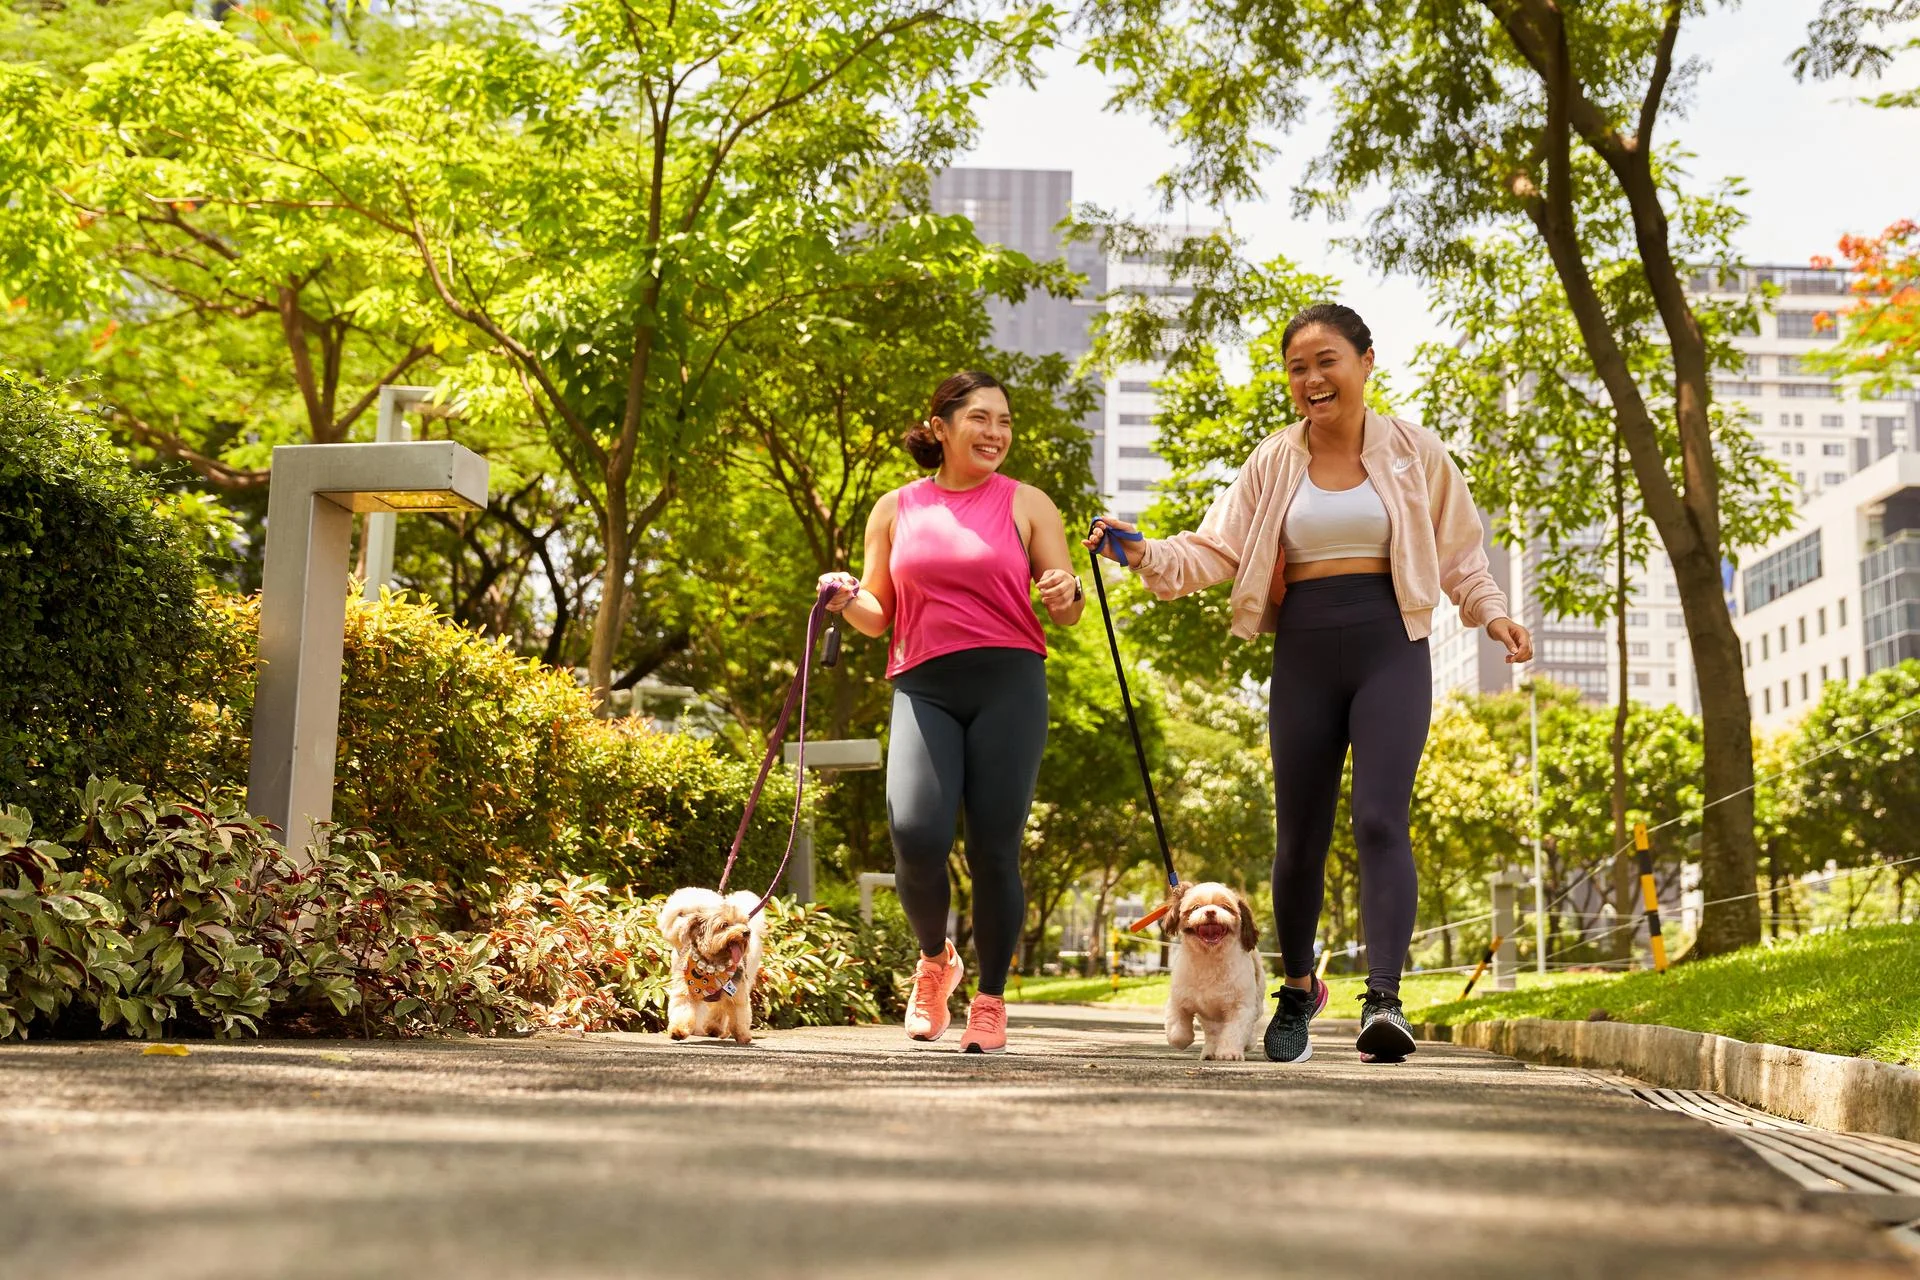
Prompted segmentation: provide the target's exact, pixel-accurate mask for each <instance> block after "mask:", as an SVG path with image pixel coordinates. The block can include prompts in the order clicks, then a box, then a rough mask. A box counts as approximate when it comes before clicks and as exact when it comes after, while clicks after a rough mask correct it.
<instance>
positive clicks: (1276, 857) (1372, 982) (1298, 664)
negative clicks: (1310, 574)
mask: <svg viewBox="0 0 1920 1280" xmlns="http://www.w3.org/2000/svg"><path fill="white" fill-rule="evenodd" d="M1432 706H1433V670H1432V667H1431V665H1430V664H1429V662H1428V658H1427V642H1426V641H1425V640H1424V639H1422V640H1408V639H1407V629H1406V624H1405V622H1403V621H1402V620H1401V615H1400V607H1399V605H1398V604H1397V603H1396V602H1395V599H1394V594H1393V580H1392V579H1391V578H1390V577H1389V576H1387V575H1386V574H1353V575H1342V576H1339V577H1333V578H1315V579H1310V580H1308V581H1306V582H1298V583H1294V584H1292V585H1290V586H1289V587H1288V588H1287V593H1286V595H1285V597H1284V598H1283V599H1282V602H1281V605H1280V621H1279V627H1278V634H1277V635H1275V636H1274V643H1273V685H1272V692H1271V695H1270V699H1269V703H1268V711H1267V728H1268V734H1269V738H1270V740H1271V742H1272V744H1273V809H1274V826H1275V829H1276V835H1277V838H1276V840H1275V844H1274V854H1273V915H1274V923H1275V925H1277V926H1278V929H1279V933H1280V954H1281V958H1282V960H1283V961H1284V963H1285V966H1286V971H1287V976H1288V977H1290V978H1304V977H1306V976H1307V975H1308V974H1310V973H1312V972H1313V940H1314V937H1315V935H1316V934H1317V933H1318V931H1319V927H1320V904H1321V901H1322V899H1323V898H1324V897H1325V896H1326V869H1327V846H1328V844H1329V843H1331V842H1332V839H1333V815H1334V809H1335V807H1336V806H1337V805H1338V803H1339V800H1340V768H1341V765H1342V764H1343V763H1345V761H1346V758H1347V747H1348V745H1349V744H1351V745H1352V747H1353V842H1354V844H1355V846H1357V847H1358V849H1359V852H1360V919H1361V923H1362V924H1363V925H1364V926H1365V928H1366V935H1367V985H1368V986H1369V987H1370V988H1372V989H1374V990H1377V991H1388V992H1394V993H1398V991H1399V990H1400V970H1401V969H1402V968H1404V967H1405V965H1406V962H1407V946H1408V943H1409V942H1410V940H1411V938H1412V935H1413V917H1414V907H1415V902H1416V888H1415V883H1414V870H1413V842H1412V838H1411V835H1410V833H1409V831H1408V826H1407V813H1408V808H1409V806H1410V805H1411V803H1412V800H1413V779H1414V774H1415V773H1417V772H1418V771H1419V768H1420V754H1421V752H1422V751H1423V750H1425V748H1426V743H1427V722H1428V717H1429V716H1430V714H1431V712H1432Z"/></svg>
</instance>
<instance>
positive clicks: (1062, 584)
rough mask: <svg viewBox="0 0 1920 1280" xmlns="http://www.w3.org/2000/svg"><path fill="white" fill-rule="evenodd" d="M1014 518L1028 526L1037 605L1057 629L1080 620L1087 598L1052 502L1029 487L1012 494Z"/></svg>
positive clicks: (1058, 513)
mask: <svg viewBox="0 0 1920 1280" xmlns="http://www.w3.org/2000/svg"><path fill="white" fill-rule="evenodd" d="M1013 503H1014V515H1015V517H1016V519H1018V520H1020V522H1021V523H1024V524H1025V525H1026V526H1027V559H1028V561H1030V562H1031V563H1032V565H1033V576H1034V580H1035V582H1037V583H1038V584H1039V586H1040V603H1041V604H1043V605H1045V606H1046V608H1047V616H1048V617H1049V618H1052V619H1053V621H1054V624H1055V625H1056V626H1062V627H1070V626H1072V625H1073V624H1074V623H1076V622H1078V621H1080V615H1081V614H1082V613H1083V612H1085V611H1086V607H1087V599H1086V595H1085V593H1084V592H1083V591H1082V590H1081V587H1080V579H1079V578H1078V577H1076V576H1075V575H1074V572H1073V561H1072V559H1071V557H1070V556H1069V554H1068V552H1067V528H1066V525H1065V524H1064V523H1063V522H1062V521H1061V519H1060V508H1058V507H1056V506H1054V505H1053V499H1052V498H1049V497H1048V496H1047V495H1046V494H1044V493H1042V492H1041V491H1040V490H1038V489H1036V488H1034V487H1033V486H1032V485H1030V484H1023V485H1021V486H1020V488H1019V489H1018V491H1016V492H1015V493H1014V495H1013Z"/></svg>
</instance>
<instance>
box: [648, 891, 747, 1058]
mask: <svg viewBox="0 0 1920 1280" xmlns="http://www.w3.org/2000/svg"><path fill="white" fill-rule="evenodd" d="M759 901H760V898H759V896H758V895H756V894H752V893H744V892H743V893H733V894H728V895H727V896H726V897H724V898H723V897H721V896H720V895H719V894H717V893H715V892H714V891H713V890H711V889H676V890H675V891H674V893H673V896H671V897H669V898H668V899H667V900H666V901H665V902H663V903H661V904H660V932H661V933H663V934H665V935H666V938H667V945H668V946H670V947H672V948H673V968H672V977H671V979H670V981H669V982H668V984H667V1034H668V1035H670V1036H672V1037H673V1038H674V1039H675V1040H685V1039H686V1038H687V1037H688V1036H716V1037H724V1036H732V1037H733V1038H734V1040H735V1041H737V1042H738V1043H740V1044H752V1043H753V983H754V979H755V978H757V977H759V976H760V956H761V954H762V952H763V950H764V949H765V948H764V943H765V939H766V933H767V917H766V916H765V915H764V914H762V915H753V914H750V913H751V912H752V911H753V909H754V907H755V905H757V904H758V903H759ZM726 984H731V986H732V987H733V990H732V991H730V992H729V991H726V990H724V989H723V988H724V986H725V985H726ZM709 996H711V997H713V998H711V999H709V998H708V997H709Z"/></svg>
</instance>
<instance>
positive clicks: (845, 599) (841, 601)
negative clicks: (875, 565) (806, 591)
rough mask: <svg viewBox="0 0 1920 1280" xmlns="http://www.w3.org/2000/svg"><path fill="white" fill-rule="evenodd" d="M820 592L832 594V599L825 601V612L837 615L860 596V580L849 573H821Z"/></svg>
mask: <svg viewBox="0 0 1920 1280" xmlns="http://www.w3.org/2000/svg"><path fill="white" fill-rule="evenodd" d="M820 590H822V591H831V592H833V593H834V594H833V599H831V600H829V601H827V612H828V613H839V612H841V611H842V610H844V609H845V608H846V607H847V606H848V605H850V604H852V603H853V600H854V597H855V596H857V595H859V594H860V579H858V578H856V577H854V576H853V575H852V574H850V573H823V574H821V575H820Z"/></svg>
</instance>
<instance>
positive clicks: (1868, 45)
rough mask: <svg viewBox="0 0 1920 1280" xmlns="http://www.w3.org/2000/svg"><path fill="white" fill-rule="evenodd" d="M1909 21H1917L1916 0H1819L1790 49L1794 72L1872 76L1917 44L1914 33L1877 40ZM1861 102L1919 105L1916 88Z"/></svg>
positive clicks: (1919, 4) (1820, 76)
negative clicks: (1802, 40) (1802, 39)
mask: <svg viewBox="0 0 1920 1280" xmlns="http://www.w3.org/2000/svg"><path fill="white" fill-rule="evenodd" d="M1915 20H1920V0H1884V2H1883V3H1881V2H1876V0H1820V12H1819V13H1818V14H1817V15H1816V16H1815V17H1814V19H1813V21H1811V22H1810V23H1808V24H1807V43H1806V44H1804V45H1802V46H1801V47H1800V48H1798V49H1796V50H1794V53H1793V58H1792V59H1791V62H1792V65H1793V71H1794V74H1795V75H1797V76H1800V77H1802V78H1805V77H1808V76H1812V77H1813V78H1815V79H1817V80H1831V79H1834V78H1836V77H1839V76H1878V75H1879V74H1880V73H1881V72H1883V71H1885V70H1886V69H1887V67H1888V66H1889V65H1891V63H1892V62H1893V59H1894V58H1895V57H1896V56H1897V55H1898V54H1899V53H1900V52H1901V51H1902V50H1906V49H1916V48H1920V36H1913V35H1911V34H1908V35H1906V36H1905V38H1900V37H1899V36H1898V35H1896V36H1895V38H1894V39H1893V40H1891V41H1888V42H1883V39H1882V37H1881V33H1882V32H1885V31H1888V30H1892V31H1894V32H1896V33H1897V32H1899V31H1900V30H1901V25H1900V24H1903V23H1910V22H1913V21H1915ZM1867 101H1869V102H1872V103H1874V104H1875V105H1877V106H1882V107H1912V106H1920V90H1910V91H1907V92H1904V93H1902V92H1899V91H1895V92H1892V93H1887V94H1881V95H1879V96H1877V97H1873V98H1869V99H1867Z"/></svg>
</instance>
